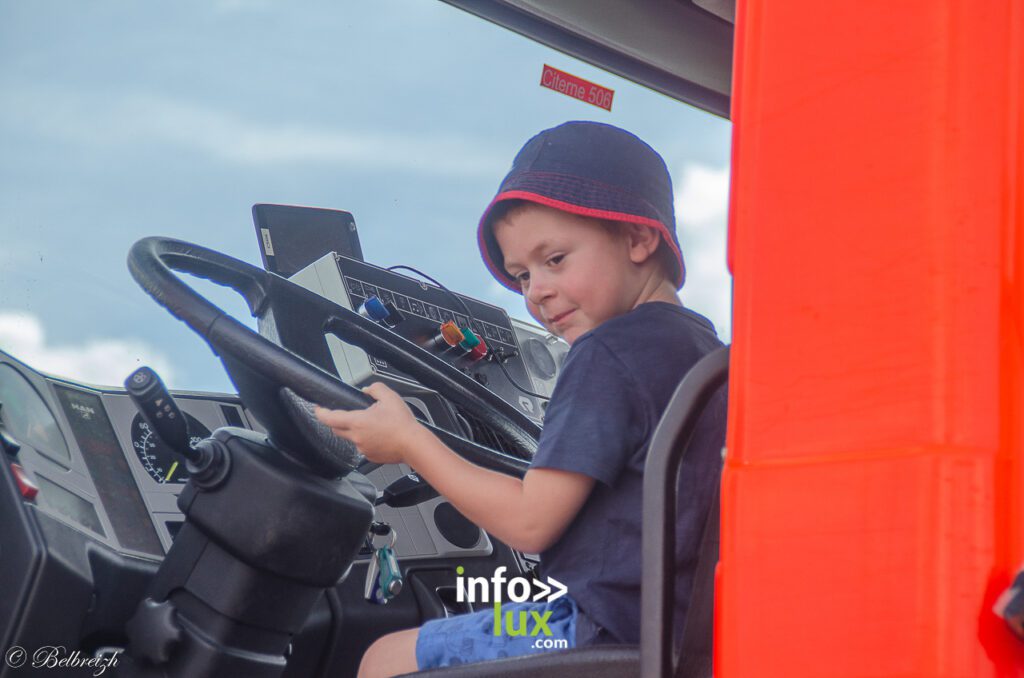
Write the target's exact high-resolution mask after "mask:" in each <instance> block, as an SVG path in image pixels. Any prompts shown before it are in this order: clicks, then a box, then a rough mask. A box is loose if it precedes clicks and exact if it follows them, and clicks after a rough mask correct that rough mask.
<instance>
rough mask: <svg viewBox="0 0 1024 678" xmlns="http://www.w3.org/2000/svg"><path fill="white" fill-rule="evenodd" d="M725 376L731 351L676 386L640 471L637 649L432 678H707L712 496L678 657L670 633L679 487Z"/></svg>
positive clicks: (585, 652)
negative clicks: (696, 431) (686, 461)
mask: <svg viewBox="0 0 1024 678" xmlns="http://www.w3.org/2000/svg"><path fill="white" fill-rule="evenodd" d="M728 373H729V347H727V346H726V347H723V348H720V349H718V350H717V351H713V352H711V353H709V354H707V355H706V356H704V357H703V358H701V359H700V360H699V361H698V362H697V364H695V365H694V366H693V367H692V368H691V369H690V371H689V372H688V373H687V374H686V376H685V377H684V378H683V380H682V382H680V384H679V386H678V387H677V389H676V392H675V393H674V394H673V396H672V399H671V400H670V401H669V404H668V407H667V408H666V409H665V413H664V415H662V418H661V421H660V422H659V424H658V428H657V429H656V430H655V432H654V436H653V437H652V439H651V446H650V449H649V451H648V455H647V462H646V465H645V467H644V489H643V518H644V519H643V541H642V544H643V557H642V568H643V578H642V588H641V594H640V597H641V601H640V602H641V605H640V610H641V620H642V621H641V628H640V645H639V646H636V645H599V646H593V647H582V648H575V649H572V650H563V651H557V652H545V653H540V654H536V655H528V656H523V657H510V658H507V659H498V660H495V661H489V662H480V663H475V664H464V665H461V666H449V667H445V668H440V669H430V670H427V671H421V672H417V673H410V674H405V676H410V677H411V676H416V677H420V678H423V677H430V678H435V677H436V678H468V677H470V676H481V675H487V676H498V677H501V678H528V677H529V678H620V677H621V676H640V675H642V676H644V678H655V677H657V678H663V677H669V676H674V677H675V678H711V675H712V649H713V629H714V586H715V566H716V564H717V563H718V544H719V501H718V499H719V498H718V491H717V489H716V491H715V494H714V496H713V497H712V502H711V510H710V511H709V512H708V518H707V522H706V523H705V525H704V532H703V535H702V537H701V547H700V555H699V560H698V563H697V570H696V572H695V574H694V581H693V590H692V593H691V597H690V607H689V610H688V612H687V615H686V622H685V624H684V628H683V637H682V642H681V644H680V650H679V653H678V656H674V653H673V639H674V638H675V635H674V633H673V628H672V611H673V601H674V595H673V582H674V576H673V575H674V573H673V568H674V562H673V558H672V554H674V552H675V543H674V542H675V525H674V514H675V503H676V502H675V499H676V497H675V494H676V482H675V479H676V477H677V475H678V471H679V468H680V465H681V464H682V460H683V456H684V454H685V453H686V448H687V447H688V446H689V441H690V437H691V434H692V433H693V431H694V429H695V428H696V425H697V421H698V420H699V418H700V414H701V413H702V412H703V411H704V407H705V406H706V405H707V404H708V402H709V401H710V400H711V398H712V397H713V396H714V394H715V393H716V392H717V391H718V389H719V387H721V386H722V385H723V384H724V383H725V382H726V380H727V379H728Z"/></svg>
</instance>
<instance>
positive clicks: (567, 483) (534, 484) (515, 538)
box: [405, 427, 595, 553]
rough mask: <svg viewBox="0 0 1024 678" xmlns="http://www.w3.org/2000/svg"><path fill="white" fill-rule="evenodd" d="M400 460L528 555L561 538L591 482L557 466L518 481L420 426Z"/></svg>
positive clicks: (464, 511) (531, 472)
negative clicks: (474, 460)
mask: <svg viewBox="0 0 1024 678" xmlns="http://www.w3.org/2000/svg"><path fill="white" fill-rule="evenodd" d="M405 461H406V463H407V464H409V465H410V466H412V467H413V468H414V469H416V472H417V473H419V474H420V475H422V476H423V477H424V478H425V479H426V481H427V482H428V483H430V484H431V485H432V486H433V487H434V489H436V490H437V491H438V492H440V493H441V494H442V495H444V496H445V497H446V498H447V499H448V500H449V501H450V502H451V503H452V504H454V505H455V508H457V509H458V510H459V512H460V513H462V514H463V515H464V516H466V518H468V519H469V520H471V521H472V522H473V523H475V524H476V525H479V526H480V527H482V528H483V529H484V530H486V531H487V532H489V533H490V534H492V535H494V536H495V537H497V538H498V539H500V540H501V541H503V542H505V543H506V544H508V545H509V546H511V547H512V548H514V549H517V550H519V551H525V552H527V553H540V552H541V551H544V550H545V549H547V548H548V547H549V546H551V544H553V543H555V541H557V540H558V538H559V537H561V536H562V533H563V532H565V530H566V528H567V527H568V526H569V524H570V523H571V522H572V520H573V518H575V517H576V514H577V513H579V510H580V508H582V506H583V504H584V502H586V500H587V497H588V496H589V495H590V491H591V489H592V488H593V487H594V482H595V481H594V479H593V478H591V477H590V476H586V475H583V474H581V473H572V472H570V471H561V470H558V469H546V468H542V469H530V470H528V471H527V472H526V476H525V477H524V478H523V479H522V480H520V479H519V478H513V477H512V476H507V475H505V474H503V473H498V472H497V471H491V470H489V469H485V468H482V467H480V466H477V465H475V464H473V463H471V462H468V461H466V460H465V459H463V458H462V457H460V456H459V455H457V454H455V453H454V452H453V451H452V450H451V449H449V448H448V447H447V446H446V445H445V444H444V443H442V442H441V441H440V440H438V439H437V436H435V435H434V434H433V433H431V432H430V431H428V430H427V429H426V428H423V427H419V429H418V431H417V434H416V438H415V439H414V442H413V444H412V445H411V446H410V448H409V449H408V451H407V453H406V455H405Z"/></svg>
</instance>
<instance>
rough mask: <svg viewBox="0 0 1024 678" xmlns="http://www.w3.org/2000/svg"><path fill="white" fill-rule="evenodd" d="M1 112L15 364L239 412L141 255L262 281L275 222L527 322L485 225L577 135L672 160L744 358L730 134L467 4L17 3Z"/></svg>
mask: <svg viewBox="0 0 1024 678" xmlns="http://www.w3.org/2000/svg"><path fill="white" fill-rule="evenodd" d="M546 64H547V65H550V66H552V67H554V68H556V69H559V70H562V71H565V72H567V73H570V74H572V75H574V76H577V77H580V78H584V79H586V80H589V81H592V82H595V83H597V84H599V85H602V86H604V87H607V88H610V89H612V90H614V92H615V95H614V100H613V103H612V109H611V111H610V112H609V111H606V110H603V109H602V108H598V107H596V106H592V105H588V104H587V103H585V102H581V101H578V100H577V99H575V98H571V97H568V96H565V95H564V94H560V93H558V92H554V91H552V90H550V89H545V88H543V87H541V86H540V81H541V73H542V70H543V68H544V66H545V65H546ZM0 91H3V92H4V106H2V107H0V148H2V149H3V152H2V153H0V174H2V181H0V349H2V350H4V351H7V352H8V353H11V354H12V355H14V357H16V358H18V359H20V360H22V361H24V362H26V363H28V364H29V365H31V366H32V367H35V368H37V369H40V370H44V371H47V372H51V373H54V374H57V375H59V376H64V377H68V378H71V379H76V380H82V381H87V382H90V383H96V384H120V383H121V381H122V380H123V379H124V377H125V376H126V375H127V374H128V373H129V372H130V371H131V370H133V369H134V368H136V367H138V366H139V365H141V364H148V365H150V366H152V367H154V368H155V369H156V370H157V371H158V372H160V373H161V375H162V376H163V377H164V378H165V380H166V381H167V383H168V385H169V386H170V387H172V388H177V389H193V390H212V391H225V392H232V391H233V390H234V389H233V387H232V386H231V384H230V382H229V381H228V379H227V376H226V375H225V373H224V371H223V369H222V368H221V366H220V364H219V362H218V361H217V359H216V357H215V356H214V355H213V354H212V352H211V351H210V350H209V348H208V347H207V346H206V345H205V343H203V342H202V341H201V340H200V339H199V338H198V337H197V336H195V335H193V334H192V333H191V332H190V331H189V330H188V329H187V328H186V327H185V326H184V325H183V324H181V323H179V322H177V321H176V320H174V319H173V318H172V317H171V316H170V315H169V314H168V313H167V312H166V311H164V310H163V309H162V308H161V307H159V306H158V305H157V304H156V303H154V302H153V301H152V300H151V299H150V298H149V297H148V296H146V295H145V293H143V292H142V291H141V289H140V288H139V287H138V286H137V285H136V284H135V283H134V281H133V280H132V279H131V277H130V276H129V274H128V270H127V267H126V265H125V257H126V255H127V252H128V249H129V248H130V247H131V245H132V243H134V242H135V241H136V240H138V239H139V238H142V237H145V236H149V235H162V236H169V237H174V238H179V239H182V240H187V241H192V242H195V243H198V244H201V245H204V246H206V247H210V248H212V249H215V250H219V251H222V252H225V253H227V254H229V255H231V256H234V257H237V258H240V259H243V260H245V261H248V262H250V263H253V264H255V265H261V262H260V253H259V249H258V245H257V241H256V236H255V229H254V227H253V224H252V217H251V211H250V210H251V206H252V205H253V203H259V202H265V203H287V204H297V205H310V206H317V207H329V208H336V209H343V210H347V211H349V212H351V213H352V214H353V215H354V216H355V220H356V223H357V225H358V230H359V236H360V240H361V245H362V250H363V254H364V255H365V258H366V260H367V261H368V262H371V263H373V264H376V265H379V266H392V265H398V264H404V265H409V266H414V267H416V268H418V269H419V270H421V271H423V272H425V273H427V274H429V275H431V276H433V277H434V278H436V279H438V280H439V281H441V282H442V283H444V284H445V285H447V286H448V287H450V288H452V289H455V290H457V291H459V292H462V293H464V294H467V295H470V296H474V297H477V298H479V299H481V300H483V301H486V302H489V303H493V304H497V305H499V306H502V307H504V308H506V309H507V310H508V311H509V313H510V314H511V315H512V316H513V317H518V318H523V319H527V318H528V316H527V314H526V312H525V309H524V308H523V304H522V300H521V298H520V297H519V296H518V295H515V294H512V293H511V292H508V291H506V290H504V288H502V287H501V286H500V285H498V284H497V283H496V282H494V281H493V280H492V278H491V277H490V275H489V274H488V273H487V271H486V269H485V267H484V265H483V263H482V261H481V259H480V256H479V254H478V251H477V248H476V242H475V228H476V223H477V220H478V219H479V216H480V213H481V211H482V209H483V208H484V207H485V206H486V205H487V203H488V202H489V201H490V199H491V197H492V196H493V194H494V191H495V189H496V188H497V186H498V183H499V182H500V181H501V178H502V177H503V176H504V174H505V172H506V171H507V170H508V167H509V165H510V163H511V160H512V157H513V156H514V154H515V152H516V151H517V150H518V149H519V147H520V146H521V145H522V144H523V142H524V141H526V139H528V138H529V137H530V136H532V135H533V134H535V133H536V132H538V131H540V130H541V129H545V128H547V127H551V126H554V125H556V124H559V123H561V122H564V121H566V120H574V119H586V120H596V121H599V122H608V123H611V124H615V125H619V126H621V127H624V128H626V129H628V130H630V131H632V132H634V133H636V134H637V135H639V136H640V137H641V138H643V139H644V140H645V141H647V142H648V143H650V144H651V145H652V146H653V147H654V148H655V149H657V150H658V151H659V152H660V153H661V154H662V155H663V156H664V157H665V160H666V162H667V164H668V167H669V170H670V171H671V173H672V176H673V180H674V184H675V189H676V214H677V220H678V222H679V230H680V240H681V243H682V247H683V251H684V253H685V256H686V263H687V282H686V286H685V287H684V288H683V290H682V292H681V295H680V296H681V298H682V300H683V302H684V304H685V305H687V306H689V307H690V308H693V309H695V310H696V311H698V312H700V313H703V314H704V315H706V316H708V317H709V318H710V319H711V320H712V321H713V322H714V323H715V326H716V327H717V328H718V330H719V334H720V335H721V336H722V338H723V340H725V341H729V338H730V334H731V326H730V323H729V316H730V301H729V298H730V279H729V276H728V273H727V270H726V265H725V214H726V201H727V192H728V159H729V136H730V125H729V123H728V121H725V120H722V119H720V118H716V117H714V116H711V115H709V114H707V113H703V112H701V111H699V110H697V109H694V108H691V107H689V106H687V105H684V104H681V103H679V102H677V101H674V100H672V99H669V98H667V97H665V96H662V95H660V94H656V93H654V92H652V91H649V90H646V89H644V88H641V87H639V86H636V85H633V84H632V83H630V82H628V81H625V80H623V79H621V78H618V77H616V76H613V75H611V74H609V73H607V72H605V71H602V70H600V69H597V68H594V67H592V66H589V65H587V64H584V63H583V62H580V61H577V60H575V59H573V58H571V57H567V56H565V55H563V54H561V53H559V52H556V51H554V50H551V49H549V48H547V47H544V46H541V45H538V44H536V43H533V42H531V41H529V40H527V39H526V38H523V37H521V36H518V35H516V34H513V33H511V32H509V31H507V30H505V29H503V28H500V27H497V26H495V25H492V24H490V23H488V22H486V21H482V20H480V19H477V18H475V17H473V16H471V15H469V14H467V13H465V12H463V11H461V10H458V9H455V8H452V7H450V6H448V5H446V4H444V3H441V2H408V1H407V0H388V1H385V0H375V1H374V2H344V3H336V2H332V3H328V2H323V3H301V6H297V5H296V4H294V3H272V2H269V1H262V0H217V1H214V2H206V1H202V2H201V1H198V0H196V1H193V2H178V3H172V4H167V3H124V2H91V3H53V2H31V3H28V2H18V1H17V0H0ZM197 287H199V289H200V290H201V291H202V292H204V293H206V294H208V295H209V296H210V297H211V298H212V299H213V300H214V301H215V302H216V303H218V304H219V305H221V307H222V308H224V309H225V310H228V311H230V312H232V313H234V314H235V315H236V317H238V318H239V319H241V320H243V321H245V322H247V323H248V324H249V325H250V326H253V327H255V321H254V320H252V319H251V318H249V316H248V314H247V313H246V311H245V306H244V304H243V303H242V302H241V300H240V299H238V298H236V297H235V296H234V295H233V294H231V293H227V292H225V291H223V290H221V289H219V288H216V287H214V286H212V285H202V284H197Z"/></svg>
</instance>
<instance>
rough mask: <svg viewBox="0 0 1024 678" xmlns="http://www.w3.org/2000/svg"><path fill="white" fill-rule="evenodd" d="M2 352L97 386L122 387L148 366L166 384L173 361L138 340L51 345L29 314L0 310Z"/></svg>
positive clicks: (27, 362)
mask: <svg viewBox="0 0 1024 678" xmlns="http://www.w3.org/2000/svg"><path fill="white" fill-rule="evenodd" d="M0 349H2V350H4V351H6V352H7V353H10V354H11V355H12V356H14V357H15V358H17V359H18V360H20V361H22V362H24V363H26V364H27V365H29V366H30V367H32V368H34V369H37V370H41V371H43V372H47V373H50V374H53V375H55V376H59V377H65V378H68V379H73V380H75V381H84V382H87V383H90V384H97V385H118V386H119V385H120V384H122V383H123V382H124V378H125V377H127V376H128V375H129V374H130V373H131V372H132V371H133V370H135V369H136V368H138V367H140V366H142V365H149V366H150V367H152V368H153V369H154V370H156V371H157V372H158V373H159V374H160V376H161V377H163V378H164V380H165V382H166V383H171V382H172V381H173V380H174V370H173V368H172V367H171V361H170V360H169V359H168V358H167V357H166V356H164V355H163V354H162V353H160V352H159V351H157V350H156V349H154V348H152V347H151V346H148V345H146V344H145V343H144V342H142V341H139V340H136V339H94V340H90V341H87V342H86V343H85V344H81V345H71V344H66V345H61V346H55V345H48V344H47V340H46V334H45V332H44V330H43V325H42V323H41V322H40V321H39V319H38V318H37V317H35V316H34V315H31V314H29V313H22V312H16V311H0Z"/></svg>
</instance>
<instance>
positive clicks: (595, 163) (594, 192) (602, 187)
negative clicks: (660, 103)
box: [477, 121, 686, 292]
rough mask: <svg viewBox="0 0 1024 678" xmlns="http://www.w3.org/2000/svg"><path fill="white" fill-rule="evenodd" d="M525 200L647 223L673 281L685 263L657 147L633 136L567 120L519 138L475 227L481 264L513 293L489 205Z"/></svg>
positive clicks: (680, 281) (679, 281) (514, 287)
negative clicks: (665, 251) (668, 257)
mask: <svg viewBox="0 0 1024 678" xmlns="http://www.w3.org/2000/svg"><path fill="white" fill-rule="evenodd" d="M506 200H525V201H528V202H534V203H538V204H540V205H546V206H547V207H552V208H554V209H557V210H562V211H563V212H569V213H571V214H578V215H580V216H584V217H593V218H595V219H609V220H612V221H625V222H630V223H635V224H643V225H645V226H650V227H651V228H653V229H655V230H656V231H658V233H659V234H660V235H661V239H662V240H663V241H664V242H665V243H666V244H667V245H668V247H669V249H670V250H672V253H673V254H674V255H675V258H674V261H675V263H676V270H675V271H674V274H675V278H674V282H675V284H676V287H677V288H679V287H682V286H683V279H684V277H685V270H686V269H685V266H684V264H683V255H682V253H681V252H680V249H679V240H678V239H677V237H676V219H675V209H674V206H673V203H672V178H671V177H670V176H669V173H668V168H667V167H666V166H665V161H664V160H662V158H661V156H660V155H658V153H657V151H655V150H654V149H653V148H651V147H650V146H648V145H647V144H646V143H644V142H643V141H642V140H641V139H640V138H639V137H637V136H635V135H633V134H631V133H629V132H627V131H626V130H624V129H619V128H618V127H614V126H612V125H606V124H603V123H598V122H583V121H575V122H567V123H564V124H561V125H559V126H558V127H552V128H551V129H547V130H544V131H543V132H541V133H540V134H538V135H536V136H535V137H533V138H532V139H530V140H529V141H527V142H526V144H525V145H524V146H523V148H522V150H520V151H519V153H518V154H517V155H516V157H515V160H513V161H512V169H511V170H509V173H508V174H507V175H506V176H505V178H504V179H503V180H502V182H501V186H500V187H499V188H498V193H497V195H495V196H494V200H492V201H491V204H490V205H488V206H487V209H486V210H484V214H483V216H482V217H480V224H479V225H478V227H477V243H478V244H479V246H480V253H481V255H482V256H483V258H484V263H485V264H486V265H487V268H488V270H490V272H491V275H493V276H494V277H495V278H496V279H497V280H498V282H500V283H501V284H502V285H504V286H505V287H507V288H509V289H510V290H513V291H515V292H521V290H520V289H519V284H518V283H517V282H516V281H515V280H514V279H513V278H512V276H510V275H509V274H508V272H506V271H505V266H504V258H503V257H502V254H501V248H499V247H498V242H497V240H496V239H495V237H494V223H493V222H494V215H495V209H494V208H495V206H496V205H498V204H499V203H501V202H503V201H506Z"/></svg>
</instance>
